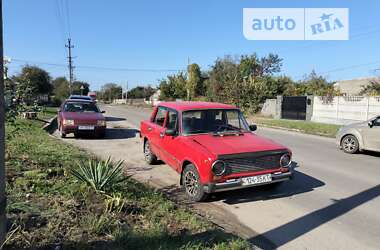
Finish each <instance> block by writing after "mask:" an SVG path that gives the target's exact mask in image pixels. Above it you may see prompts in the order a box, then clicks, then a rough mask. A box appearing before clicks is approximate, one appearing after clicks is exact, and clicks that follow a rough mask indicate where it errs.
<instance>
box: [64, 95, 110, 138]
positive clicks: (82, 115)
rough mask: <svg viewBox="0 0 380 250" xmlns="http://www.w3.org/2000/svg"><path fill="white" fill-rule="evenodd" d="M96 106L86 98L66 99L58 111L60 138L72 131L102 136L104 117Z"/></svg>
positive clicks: (76, 133)
mask: <svg viewBox="0 0 380 250" xmlns="http://www.w3.org/2000/svg"><path fill="white" fill-rule="evenodd" d="M102 113H104V112H101V111H100V110H99V108H98V106H97V105H96V104H95V103H94V102H93V101H88V100H70V99H69V100H66V101H65V102H64V103H63V104H62V105H61V107H60V109H59V111H58V130H59V133H60V135H61V137H62V138H65V137H66V135H67V134H70V133H74V136H75V137H77V136H78V135H80V134H91V135H94V136H96V137H99V138H102V137H104V136H105V133H106V118H105V117H104V116H103V114H102Z"/></svg>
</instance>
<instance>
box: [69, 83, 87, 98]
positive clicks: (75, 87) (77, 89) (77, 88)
mask: <svg viewBox="0 0 380 250" xmlns="http://www.w3.org/2000/svg"><path fill="white" fill-rule="evenodd" d="M82 86H83V90H82V89H81V88H82ZM88 92H90V84H88V83H87V82H83V81H74V82H73V84H72V85H71V93H72V94H73V95H87V94H88Z"/></svg>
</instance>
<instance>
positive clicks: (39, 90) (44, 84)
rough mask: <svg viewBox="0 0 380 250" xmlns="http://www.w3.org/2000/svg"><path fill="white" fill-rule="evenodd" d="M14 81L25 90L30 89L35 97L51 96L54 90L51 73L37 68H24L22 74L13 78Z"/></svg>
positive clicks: (27, 66)
mask: <svg viewBox="0 0 380 250" xmlns="http://www.w3.org/2000/svg"><path fill="white" fill-rule="evenodd" d="M13 81H14V82H16V83H18V84H19V85H21V88H23V89H24V90H26V89H28V92H30V94H31V95H33V96H36V95H40V94H50V93H51V91H52V90H53V86H52V84H51V77H50V75H49V73H48V72H46V71H45V70H43V69H41V68H39V67H37V66H29V65H26V66H24V67H23V68H22V70H21V73H20V74H18V75H16V76H15V77H13Z"/></svg>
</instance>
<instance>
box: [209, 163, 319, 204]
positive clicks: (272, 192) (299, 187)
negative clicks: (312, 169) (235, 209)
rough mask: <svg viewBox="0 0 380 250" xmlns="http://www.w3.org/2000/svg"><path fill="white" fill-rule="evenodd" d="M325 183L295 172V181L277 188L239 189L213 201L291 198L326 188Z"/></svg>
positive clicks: (266, 186) (294, 165)
mask: <svg viewBox="0 0 380 250" xmlns="http://www.w3.org/2000/svg"><path fill="white" fill-rule="evenodd" d="M297 167H298V165H297V163H294V164H293V169H294V168H297ZM324 185H325V183H324V182H323V181H321V180H318V179H316V178H314V177H312V176H310V175H307V174H304V173H302V172H300V171H296V170H293V179H292V180H290V181H285V182H283V183H279V184H278V185H277V186H271V185H263V186H257V187H251V188H246V189H239V190H233V191H227V192H221V193H215V194H213V196H212V198H211V200H212V201H223V202H224V203H226V204H228V205H234V204H238V203H245V202H252V201H259V200H271V199H277V198H283V197H289V196H293V195H297V194H302V193H307V192H311V191H313V190H314V189H316V188H319V187H322V186H324Z"/></svg>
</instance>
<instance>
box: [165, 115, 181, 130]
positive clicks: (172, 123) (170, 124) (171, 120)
mask: <svg viewBox="0 0 380 250" xmlns="http://www.w3.org/2000/svg"><path fill="white" fill-rule="evenodd" d="M165 127H166V128H167V129H174V130H177V129H178V115H177V112H175V111H171V110H169V111H168V119H167V121H166V125H165Z"/></svg>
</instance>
